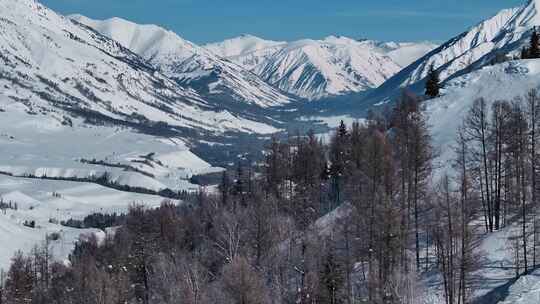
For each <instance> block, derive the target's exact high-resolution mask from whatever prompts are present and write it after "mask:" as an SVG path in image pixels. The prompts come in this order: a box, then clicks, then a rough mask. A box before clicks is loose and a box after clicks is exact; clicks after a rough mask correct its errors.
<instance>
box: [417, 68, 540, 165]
mask: <svg viewBox="0 0 540 304" xmlns="http://www.w3.org/2000/svg"><path fill="white" fill-rule="evenodd" d="M539 88H540V60H517V61H510V62H506V63H502V64H498V65H494V66H487V67H484V68H482V69H480V70H477V71H474V72H471V73H469V74H466V75H463V76H461V77H457V78H455V79H453V80H451V81H449V82H448V83H447V85H446V87H445V89H444V90H443V92H442V96H441V97H439V98H435V99H432V100H428V101H426V110H427V114H428V115H429V125H430V126H431V128H432V134H433V140H434V145H435V146H436V147H437V148H439V149H440V151H441V155H440V161H441V164H446V165H448V164H449V163H450V162H449V160H450V159H452V158H453V156H454V155H453V153H454V152H453V150H452V145H454V143H455V139H456V134H457V130H458V128H459V126H460V125H461V124H462V123H463V120H464V118H465V117H466V115H467V113H468V111H469V109H470V108H471V106H472V104H473V102H474V100H475V99H477V98H482V97H483V98H484V99H485V100H486V107H487V109H490V108H491V104H492V103H493V102H494V101H496V100H508V101H512V100H513V99H514V98H516V97H525V95H526V94H527V93H528V91H529V90H530V89H539ZM444 168H447V169H448V167H444Z"/></svg>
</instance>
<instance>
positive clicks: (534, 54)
mask: <svg viewBox="0 0 540 304" xmlns="http://www.w3.org/2000/svg"><path fill="white" fill-rule="evenodd" d="M530 43H531V45H530V46H529V58H531V59H536V58H540V36H538V32H537V31H536V29H535V30H534V31H533V33H532V35H531V42H530Z"/></svg>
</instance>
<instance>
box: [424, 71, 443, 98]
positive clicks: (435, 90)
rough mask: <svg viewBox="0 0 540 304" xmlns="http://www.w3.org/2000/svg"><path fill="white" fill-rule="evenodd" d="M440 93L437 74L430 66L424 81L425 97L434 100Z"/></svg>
mask: <svg viewBox="0 0 540 304" xmlns="http://www.w3.org/2000/svg"><path fill="white" fill-rule="evenodd" d="M439 93H440V79H439V72H437V70H435V67H434V66H433V65H431V67H430V68H429V73H428V76H427V81H426V95H427V96H429V97H431V98H435V97H437V96H439Z"/></svg>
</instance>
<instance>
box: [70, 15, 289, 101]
mask: <svg viewBox="0 0 540 304" xmlns="http://www.w3.org/2000/svg"><path fill="white" fill-rule="evenodd" d="M70 18H72V19H73V20H76V21H77V22H80V23H82V24H85V25H87V26H89V27H91V28H93V29H95V30H96V31H98V32H99V33H101V34H103V35H105V36H107V37H109V38H111V39H113V40H116V41H118V42H119V43H120V44H121V45H122V46H124V47H126V48H127V49H129V50H131V51H133V52H134V53H136V54H138V55H140V56H141V57H143V58H144V59H146V60H147V61H148V62H149V63H150V64H151V65H152V66H153V67H155V68H157V69H159V70H160V71H161V72H163V73H164V74H165V75H166V76H168V77H169V78H171V79H174V80H176V81H177V82H178V83H180V84H181V85H183V86H185V87H190V88H194V89H196V90H197V91H198V92H199V94H201V95H202V96H204V97H206V98H207V99H212V100H215V101H216V103H218V104H221V103H224V102H225V101H232V102H234V103H236V104H238V105H240V106H241V105H242V103H244V104H253V105H258V106H261V107H270V106H278V105H283V104H287V103H289V102H291V101H292V99H291V98H290V97H288V96H286V95H284V94H283V93H282V92H280V91H279V90H278V89H276V88H274V87H273V86H271V85H269V84H268V83H266V82H264V81H263V80H262V79H260V78H259V77H258V76H257V75H255V74H254V73H252V72H250V71H248V70H246V69H244V68H243V67H241V66H239V65H237V64H235V63H233V62H231V61H228V60H224V59H223V58H221V57H219V56H218V55H216V54H214V53H213V52H211V51H209V50H207V49H205V48H202V47H199V46H197V45H195V44H193V43H191V42H189V41H187V40H184V39H182V38H181V37H179V36H178V35H177V34H175V33H174V32H171V31H168V30H166V29H163V28H161V27H159V26H156V25H139V24H136V23H133V22H130V21H127V20H124V19H120V18H112V19H108V20H103V21H101V20H92V19H89V18H86V17H84V16H81V15H73V16H70ZM221 106H224V107H226V105H225V104H221Z"/></svg>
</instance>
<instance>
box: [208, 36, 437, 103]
mask: <svg viewBox="0 0 540 304" xmlns="http://www.w3.org/2000/svg"><path fill="white" fill-rule="evenodd" d="M205 47H206V48H207V49H209V50H211V51H212V52H214V53H216V54H219V55H220V56H222V57H225V58H228V59H229V60H231V61H234V62H236V63H238V64H239V65H242V66H243V67H245V68H246V69H249V70H251V71H253V72H254V73H256V74H258V75H260V76H261V77H262V78H263V79H264V80H266V81H267V82H269V83H270V84H273V85H275V86H277V87H279V88H280V89H281V90H283V91H286V92H288V93H290V94H293V95H296V96H299V97H302V98H305V99H308V100H318V99H321V98H326V97H331V96H338V95H345V94H351V93H358V92H363V91H366V90H368V89H372V88H375V87H377V86H379V85H380V84H381V83H383V82H384V81H385V80H386V79H388V78H389V77H391V76H392V75H394V74H395V73H397V72H398V71H399V70H400V66H401V65H405V64H408V63H410V61H412V60H416V59H417V58H419V57H421V56H422V55H424V54H425V53H427V52H428V51H429V50H431V49H433V48H434V47H435V45H433V44H431V43H418V44H417V43H393V42H391V43H382V42H376V41H371V40H360V41H358V40H354V39H350V38H347V37H334V36H330V37H327V38H325V39H324V40H308V39H306V40H300V41H294V42H278V41H269V40H263V39H261V38H258V37H254V36H251V35H243V36H240V37H237V38H233V39H229V40H225V41H223V42H218V43H212V44H207V45H205Z"/></svg>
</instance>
